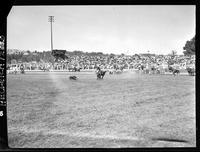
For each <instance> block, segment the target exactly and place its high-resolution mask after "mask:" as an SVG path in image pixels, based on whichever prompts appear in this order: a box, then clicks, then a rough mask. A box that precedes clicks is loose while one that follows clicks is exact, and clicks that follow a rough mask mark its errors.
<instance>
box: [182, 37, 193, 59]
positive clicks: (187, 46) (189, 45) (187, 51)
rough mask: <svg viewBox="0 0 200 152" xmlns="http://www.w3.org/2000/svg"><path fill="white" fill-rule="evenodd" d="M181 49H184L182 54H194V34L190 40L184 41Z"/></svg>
mask: <svg viewBox="0 0 200 152" xmlns="http://www.w3.org/2000/svg"><path fill="white" fill-rule="evenodd" d="M183 49H184V50H185V51H184V52H183V53H184V55H187V56H190V55H194V54H195V36H194V37H193V38H192V39H191V40H189V41H187V42H186V44H185V46H184V47H183Z"/></svg>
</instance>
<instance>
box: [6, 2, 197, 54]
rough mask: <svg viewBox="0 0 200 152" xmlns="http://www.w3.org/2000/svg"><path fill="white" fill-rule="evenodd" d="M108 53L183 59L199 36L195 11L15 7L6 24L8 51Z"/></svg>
mask: <svg viewBox="0 0 200 152" xmlns="http://www.w3.org/2000/svg"><path fill="white" fill-rule="evenodd" d="M50 15H52V16H55V17H54V20H55V22H54V23H53V45H54V49H65V50H68V51H74V50H82V51H88V52H91V51H98V52H104V53H116V54H120V53H125V54H135V53H146V52H147V51H148V50H149V51H150V53H156V54H168V53H170V52H171V50H175V51H177V52H178V54H182V52H183V46H184V45H185V42H186V41H187V40H190V39H191V38H192V37H193V36H194V35H195V28H196V20H195V17H196V15H195V6H194V5H156V6H153V5H108V6H106V5H102V6H100V5H98V6H97V5H96V6H95V5H88V6H87V5H82V6H81V5H80V6H77V5H76V6H75V5H71V6H69V5H68V6H14V7H12V9H11V11H10V13H9V15H8V18H7V48H8V49H22V50H30V51H34V50H37V51H43V50H46V51H47V50H50V49H51V45H50V22H48V16H50Z"/></svg>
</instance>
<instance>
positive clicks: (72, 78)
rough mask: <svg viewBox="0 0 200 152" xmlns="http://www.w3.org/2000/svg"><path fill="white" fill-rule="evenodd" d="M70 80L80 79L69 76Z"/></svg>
mask: <svg viewBox="0 0 200 152" xmlns="http://www.w3.org/2000/svg"><path fill="white" fill-rule="evenodd" d="M69 79H70V80H77V79H78V78H77V77H76V76H69Z"/></svg>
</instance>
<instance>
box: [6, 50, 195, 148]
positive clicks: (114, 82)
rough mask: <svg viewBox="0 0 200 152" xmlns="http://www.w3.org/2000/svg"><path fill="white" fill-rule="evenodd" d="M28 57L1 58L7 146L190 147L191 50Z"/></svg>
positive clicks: (192, 110) (55, 53) (192, 132)
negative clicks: (4, 67)
mask: <svg viewBox="0 0 200 152" xmlns="http://www.w3.org/2000/svg"><path fill="white" fill-rule="evenodd" d="M30 53H32V54H34V55H35V56H36V55H37V52H34V53H33V52H29V54H30ZM15 54H16V53H15ZM18 54H19V53H18ZM10 55H11V54H10ZM26 55H27V53H26V54H25V53H24V54H23V53H21V58H18V59H17V60H16V59H15V60H13V59H12V60H10V61H9V62H8V63H7V82H8V83H7V94H8V95H7V100H8V134H9V135H8V138H9V146H10V147H13V148H18V147H20V148H74V147H75V148H77V147H79V148H80V147H81V148H82V147H101V148H102V147H105V148H112V147H115V148H116V147H191V146H195V144H196V137H195V134H196V133H195V132H196V129H195V96H194V94H195V87H194V85H195V55H191V56H185V55H155V54H149V53H147V54H135V55H125V54H121V55H115V54H103V53H93V54H92V53H83V52H82V53H80V52H79V54H76V53H75V54H73V55H72V54H70V52H67V51H66V50H53V51H52V52H51V57H53V60H52V62H50V61H49V62H47V61H46V62H45V60H44V59H42V58H41V59H40V58H39V59H37V60H38V61H36V60H35V61H30V62H22V58H23V56H26ZM44 56H45V55H44ZM8 58H9V56H7V59H8ZM19 105H20V106H19Z"/></svg>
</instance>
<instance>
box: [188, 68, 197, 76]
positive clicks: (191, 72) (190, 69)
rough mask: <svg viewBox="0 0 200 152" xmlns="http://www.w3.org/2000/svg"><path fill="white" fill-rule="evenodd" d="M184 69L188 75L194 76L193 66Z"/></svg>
mask: <svg viewBox="0 0 200 152" xmlns="http://www.w3.org/2000/svg"><path fill="white" fill-rule="evenodd" d="M186 70H187V72H188V74H189V75H191V76H194V74H195V69H194V68H190V67H188V68H186Z"/></svg>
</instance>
